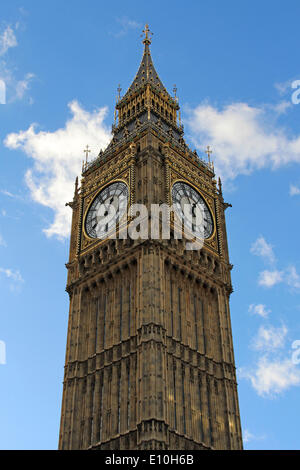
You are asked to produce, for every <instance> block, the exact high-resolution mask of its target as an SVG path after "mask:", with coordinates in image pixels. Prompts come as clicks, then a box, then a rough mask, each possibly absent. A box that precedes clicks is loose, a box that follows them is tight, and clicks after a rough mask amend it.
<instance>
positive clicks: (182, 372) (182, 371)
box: [181, 367, 186, 434]
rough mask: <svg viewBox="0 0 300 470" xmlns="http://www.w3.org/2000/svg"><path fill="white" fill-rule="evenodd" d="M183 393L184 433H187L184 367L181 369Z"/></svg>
mask: <svg viewBox="0 0 300 470" xmlns="http://www.w3.org/2000/svg"><path fill="white" fill-rule="evenodd" d="M181 393H182V421H183V423H182V424H183V434H186V418H185V393H184V368H183V367H182V369H181Z"/></svg>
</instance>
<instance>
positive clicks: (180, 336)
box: [178, 287, 182, 341]
mask: <svg viewBox="0 0 300 470" xmlns="http://www.w3.org/2000/svg"><path fill="white" fill-rule="evenodd" d="M178 323H179V339H180V341H181V340H182V331H181V289H180V287H178Z"/></svg>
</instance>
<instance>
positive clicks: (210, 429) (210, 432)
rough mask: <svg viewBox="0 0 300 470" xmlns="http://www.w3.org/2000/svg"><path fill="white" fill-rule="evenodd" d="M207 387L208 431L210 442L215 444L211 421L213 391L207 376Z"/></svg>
mask: <svg viewBox="0 0 300 470" xmlns="http://www.w3.org/2000/svg"><path fill="white" fill-rule="evenodd" d="M206 388H207V414H208V432H209V438H210V442H211V444H212V445H213V444H214V440H213V435H212V423H211V402H210V400H211V392H210V383H209V379H208V378H206Z"/></svg>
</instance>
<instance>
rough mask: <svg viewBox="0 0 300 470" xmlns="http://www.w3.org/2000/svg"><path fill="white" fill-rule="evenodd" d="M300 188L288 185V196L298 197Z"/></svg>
mask: <svg viewBox="0 0 300 470" xmlns="http://www.w3.org/2000/svg"><path fill="white" fill-rule="evenodd" d="M299 194H300V188H299V187H298V186H295V185H294V184H291V185H290V196H299Z"/></svg>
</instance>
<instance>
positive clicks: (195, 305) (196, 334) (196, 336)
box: [194, 295, 199, 351]
mask: <svg viewBox="0 0 300 470" xmlns="http://www.w3.org/2000/svg"><path fill="white" fill-rule="evenodd" d="M194 324H195V325H194V326H195V343H196V349H197V351H198V347H199V343H198V322H197V297H196V296H195V295H194Z"/></svg>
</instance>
